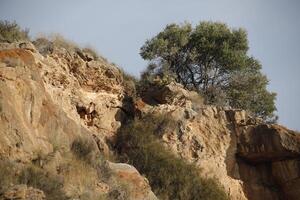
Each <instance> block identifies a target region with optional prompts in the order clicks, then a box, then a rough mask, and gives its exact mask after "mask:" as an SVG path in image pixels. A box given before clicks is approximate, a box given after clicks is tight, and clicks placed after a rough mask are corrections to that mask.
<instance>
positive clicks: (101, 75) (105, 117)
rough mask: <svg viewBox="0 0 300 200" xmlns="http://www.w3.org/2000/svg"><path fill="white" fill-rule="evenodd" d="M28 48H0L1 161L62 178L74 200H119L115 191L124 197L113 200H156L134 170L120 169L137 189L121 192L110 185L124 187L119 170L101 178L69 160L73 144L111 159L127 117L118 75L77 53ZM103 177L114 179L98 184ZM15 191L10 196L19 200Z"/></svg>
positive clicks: (110, 169) (129, 187)
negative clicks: (83, 142)
mask: <svg viewBox="0 0 300 200" xmlns="http://www.w3.org/2000/svg"><path fill="white" fill-rule="evenodd" d="M31 47H32V44H31V43H28V42H27V43H24V44H23V43H22V44H14V43H13V44H3V45H1V48H2V50H1V51H0V158H1V160H10V161H12V162H14V163H16V164H18V165H21V166H23V165H24V166H27V165H31V164H32V163H34V164H35V165H38V166H39V167H40V168H42V169H44V170H45V171H46V172H47V173H49V174H53V175H55V176H62V177H64V181H63V184H64V185H63V190H64V192H65V193H66V195H67V196H68V197H69V198H79V199H80V198H81V196H82V195H85V194H86V193H87V192H88V194H89V195H90V196H91V199H93V198H94V197H95V198H96V197H97V198H98V196H99V195H106V196H108V198H110V199H114V198H113V197H111V196H112V195H113V193H115V191H117V192H118V193H124V194H126V197H122V196H120V197H118V198H115V199H156V197H155V195H154V194H153V193H152V192H151V188H150V186H149V184H148V183H147V181H145V178H144V177H142V176H141V175H140V174H139V173H138V172H137V171H136V170H135V169H134V168H133V167H132V166H128V167H127V168H122V173H123V174H125V175H126V176H127V177H126V178H127V179H130V180H131V179H133V180H134V181H131V182H130V181H129V182H126V181H124V185H127V186H126V187H125V186H120V185H119V183H118V182H117V181H111V180H113V179H116V180H121V179H122V178H123V179H124V177H119V174H118V173H119V172H118V173H113V171H115V170H116V169H118V166H123V165H122V164H114V167H108V168H105V169H106V170H104V171H103V170H101V169H102V168H101V167H100V168H99V167H97V166H93V167H92V166H89V165H87V164H84V162H83V161H81V160H78V159H77V158H76V157H74V155H72V153H71V149H70V148H71V146H72V142H73V141H74V140H75V139H76V138H87V139H88V140H92V141H93V143H94V144H93V145H94V146H96V147H97V151H98V152H99V153H101V154H103V155H104V156H108V155H109V154H110V150H109V148H108V145H107V144H108V143H107V141H108V140H109V139H110V138H111V137H113V136H114V135H115V133H116V131H117V129H118V127H119V126H120V125H121V122H122V120H124V117H125V116H126V114H125V113H124V112H123V111H122V110H123V109H122V107H123V106H124V105H125V104H126V99H125V100H124V96H126V95H124V88H123V86H122V81H123V79H122V74H121V73H120V71H119V69H117V68H116V67H115V66H113V65H111V64H109V63H107V62H106V61H104V60H101V59H98V60H94V59H93V58H90V57H89V58H88V59H87V58H86V57H85V59H83V58H82V57H81V56H82V55H78V52H77V51H70V50H66V49H64V48H56V47H54V49H52V51H51V53H49V52H48V54H44V55H42V54H40V53H39V52H37V51H36V50H35V49H33V48H31ZM91 104H92V105H93V108H91V107H90V105H91ZM79 107H81V108H83V110H84V112H85V113H83V115H80V112H79V110H78V108H79ZM111 165H113V164H111ZM120 168H121V167H120ZM100 172H102V173H100ZM105 172H107V173H109V177H108V178H104V177H103V178H101V177H102V176H105ZM107 176H108V175H107ZM99 177H100V178H99ZM126 178H125V179H126ZM127 179H126V180H127ZM135 180H138V183H137V182H135ZM125 183H126V184H125ZM16 187H17V186H16ZM24 187H25V186H24ZM18 188H19V189H20V187H17V189H11V190H9V191H8V192H7V193H5V195H6V196H7V195H10V196H11V195H14V193H15V192H14V191H19V189H18ZM22 188H23V186H22ZM22 188H21V189H22ZM29 190H31V188H29ZM22 191H23V189H22ZM24 191H25V189H24ZM26 191H27V190H26ZM23 193H24V192H23ZM25 193H26V192H25ZM6 196H5V198H6ZM25 196H26V195H25ZM12 198H14V197H12ZM26 198H27V197H24V198H23V197H22V199H26ZM41 198H42V197H41Z"/></svg>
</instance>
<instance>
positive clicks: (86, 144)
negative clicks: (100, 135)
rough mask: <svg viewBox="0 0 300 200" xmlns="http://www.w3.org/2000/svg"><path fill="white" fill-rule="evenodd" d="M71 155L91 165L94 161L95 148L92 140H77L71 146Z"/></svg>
mask: <svg viewBox="0 0 300 200" xmlns="http://www.w3.org/2000/svg"><path fill="white" fill-rule="evenodd" d="M71 150H72V152H73V154H74V155H75V156H76V157H77V158H78V159H81V160H84V161H86V162H88V163H89V164H92V163H93V162H94V160H96V156H97V155H96V154H97V151H96V146H95V144H94V142H93V141H92V140H89V139H86V138H77V139H75V140H74V141H73V143H72V145H71Z"/></svg>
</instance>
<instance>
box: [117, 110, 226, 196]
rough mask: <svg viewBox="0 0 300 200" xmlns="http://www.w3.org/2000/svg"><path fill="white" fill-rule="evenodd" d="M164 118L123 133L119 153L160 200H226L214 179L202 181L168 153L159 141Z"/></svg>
mask: <svg viewBox="0 0 300 200" xmlns="http://www.w3.org/2000/svg"><path fill="white" fill-rule="evenodd" d="M165 120H168V119H167V118H165V117H155V116H151V115H149V116H146V117H144V118H143V119H139V120H134V121H132V122H131V123H129V124H128V125H126V126H125V127H123V128H122V129H121V131H120V132H119V134H118V137H117V140H116V149H117V150H118V152H119V154H120V155H121V159H122V158H125V157H126V159H129V162H130V163H131V164H133V165H134V166H135V167H136V168H137V169H138V170H139V171H140V172H141V173H143V174H145V175H146V177H147V178H148V180H149V183H150V185H151V187H152V188H153V190H154V192H155V193H156V194H157V195H158V196H159V197H160V198H161V199H166V200H169V199H182V200H189V199H190V200H197V199H227V196H226V194H225V192H224V191H223V190H222V188H221V187H220V185H219V184H218V183H216V182H215V181H214V180H213V179H204V178H201V176H200V173H199V169H197V168H196V167H195V166H194V165H193V164H188V163H186V162H185V161H183V160H182V159H180V158H178V157H176V156H175V155H174V154H172V153H171V152H169V151H168V150H167V149H165V147H164V146H163V145H162V144H161V143H160V142H159V140H158V139H157V138H156V136H155V133H157V132H158V131H159V128H161V125H162V123H166V122H165Z"/></svg>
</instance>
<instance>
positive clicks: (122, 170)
mask: <svg viewBox="0 0 300 200" xmlns="http://www.w3.org/2000/svg"><path fill="white" fill-rule="evenodd" d="M107 167H108V168H109V169H110V170H111V173H113V174H115V175H116V180H117V182H118V183H123V184H124V183H125V184H126V185H128V188H127V190H128V191H127V194H122V193H120V192H119V191H116V190H115V191H112V193H111V196H113V197H114V198H115V199H124V200H125V199H132V200H157V197H156V196H155V195H154V194H153V192H152V191H151V189H150V186H149V183H148V181H147V179H145V178H144V177H142V176H141V175H140V173H139V172H138V171H137V170H136V169H135V168H134V167H133V166H131V165H128V164H123V163H111V162H107Z"/></svg>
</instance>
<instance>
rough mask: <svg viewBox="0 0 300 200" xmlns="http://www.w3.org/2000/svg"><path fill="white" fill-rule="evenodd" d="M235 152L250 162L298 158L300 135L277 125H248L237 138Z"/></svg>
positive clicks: (299, 153)
mask: <svg viewBox="0 0 300 200" xmlns="http://www.w3.org/2000/svg"><path fill="white" fill-rule="evenodd" d="M245 149H247V150H245ZM237 153H238V155H239V156H240V157H242V158H243V159H246V160H247V161H250V162H265V161H269V162H272V161H280V160H284V159H287V158H289V159H292V158H300V135H299V134H297V133H295V132H293V131H290V130H288V129H285V128H284V127H281V126H279V125H258V126H254V127H249V128H247V130H246V131H244V132H243V133H241V134H240V136H239V138H238V152H237Z"/></svg>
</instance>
